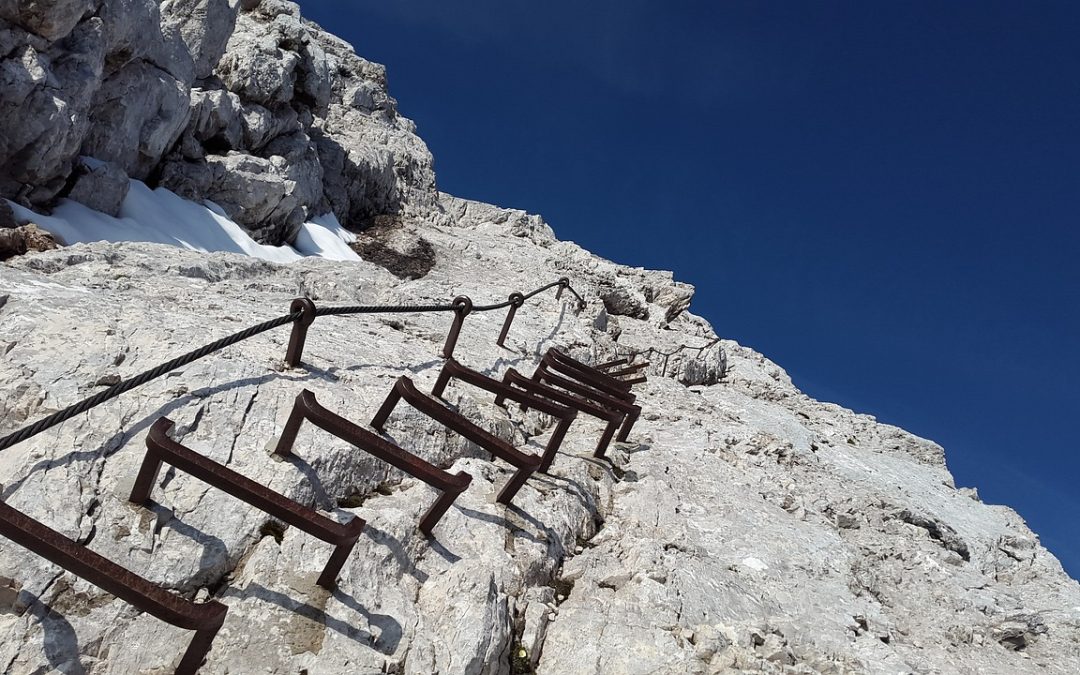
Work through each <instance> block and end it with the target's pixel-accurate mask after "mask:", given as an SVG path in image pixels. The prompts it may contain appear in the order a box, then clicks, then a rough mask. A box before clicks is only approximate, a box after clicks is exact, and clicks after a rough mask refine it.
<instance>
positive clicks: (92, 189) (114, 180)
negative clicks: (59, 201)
mask: <svg viewBox="0 0 1080 675" xmlns="http://www.w3.org/2000/svg"><path fill="white" fill-rule="evenodd" d="M75 175H76V177H75V183H74V185H73V186H72V188H71V192H69V193H68V195H67V196H68V199H74V200H75V201H77V202H79V203H81V204H85V205H86V206H89V207H90V208H92V209H96V210H98V211H101V212H102V213H107V214H109V215H110V216H116V215H119V213H120V206H121V205H122V204H123V203H124V197H126V196H127V192H128V187H129V186H130V185H131V182H130V181H129V179H128V177H127V174H126V173H124V171H123V169H121V168H120V167H118V166H116V165H115V164H111V163H109V162H102V163H100V164H98V163H94V166H92V167H84V169H83V170H82V171H81V172H77V173H76V174H75Z"/></svg>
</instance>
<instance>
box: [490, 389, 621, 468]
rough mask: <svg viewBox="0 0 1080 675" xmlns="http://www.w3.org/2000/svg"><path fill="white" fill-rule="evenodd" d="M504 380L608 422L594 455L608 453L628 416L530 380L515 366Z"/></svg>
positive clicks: (498, 399)
mask: <svg viewBox="0 0 1080 675" xmlns="http://www.w3.org/2000/svg"><path fill="white" fill-rule="evenodd" d="M503 382H505V383H506V384H512V385H516V386H518V387H520V388H521V389H524V390H526V391H528V392H530V393H532V394H536V395H538V396H543V397H544V398H547V399H551V400H552V401H555V402H557V403H561V404H562V405H565V406H569V407H571V408H574V409H575V410H577V411H579V412H583V413H585V414H586V415H590V416H592V417H596V418H597V419H600V420H603V421H605V422H607V426H606V427H605V428H604V433H602V434H601V435H600V439H599V440H598V441H597V443H596V450H594V451H593V456H594V457H603V456H604V455H605V454H606V453H607V448H608V445H609V444H610V443H611V439H612V438H614V437H615V432H616V431H617V430H618V429H619V425H620V424H622V423H623V422H624V420H625V418H626V416H625V415H624V414H623V413H620V412H618V411H617V410H612V409H610V408H604V407H601V406H600V405H597V404H596V403H593V402H592V401H589V400H587V399H585V398H582V397H580V396H575V395H574V394H570V393H568V392H565V391H562V390H561V389H556V388H555V387H551V386H548V385H546V384H542V383H540V382H536V381H534V380H530V379H529V378H527V377H525V376H524V375H522V374H521V373H519V372H518V371H516V370H514V369H513V368H510V369H509V370H507V371H506V374H505V375H503ZM502 399H503V397H501V396H500V397H498V398H496V399H495V403H497V404H499V405H502V402H503V401H502ZM522 408H528V404H523V405H522Z"/></svg>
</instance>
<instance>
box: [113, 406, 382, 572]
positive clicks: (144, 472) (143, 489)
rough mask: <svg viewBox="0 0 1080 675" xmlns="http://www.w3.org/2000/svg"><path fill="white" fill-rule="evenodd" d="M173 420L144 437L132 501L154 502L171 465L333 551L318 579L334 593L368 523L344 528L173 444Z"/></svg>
mask: <svg viewBox="0 0 1080 675" xmlns="http://www.w3.org/2000/svg"><path fill="white" fill-rule="evenodd" d="M172 427H173V422H172V420H170V419H168V418H167V417H162V418H160V419H158V421H157V422H154V425H153V426H152V427H150V433H149V434H147V437H146V456H145V458H144V459H143V463H142V468H140V469H139V475H138V477H137V478H136V479H135V485H134V487H133V488H132V489H131V496H130V497H129V499H130V501H131V502H133V503H135V504H144V503H145V502H146V500H148V499H149V498H150V493H151V492H152V491H153V489H154V482H155V481H156V480H157V475H158V472H159V471H160V470H161V465H162V463H168V464H170V465H171V466H174V467H176V468H177V469H180V470H181V471H183V472H185V473H188V474H191V475H192V476H194V477H195V478H198V479H199V480H201V481H203V482H204V483H209V484H210V485H212V486H214V487H216V488H218V489H219V490H221V491H222V492H227V493H228V494H230V495H232V496H234V497H236V498H237V499H240V500H242V501H244V502H247V503H248V504H250V505H252V506H254V507H255V508H257V509H259V510H260V511H264V512H266V513H268V514H270V515H271V516H274V517H275V518H278V519H280V520H282V521H283V522H285V523H288V524H289V525H293V526H295V527H297V528H299V529H301V530H303V531H304V532H307V533H308V534H310V535H312V536H313V537H317V538H318V539H321V540H322V541H325V542H327V543H328V544H333V545H334V547H335V548H334V552H333V554H332V555H331V556H330V560H329V561H328V562H327V563H326V567H324V568H323V571H322V574H321V575H320V576H319V579H318V584H319V585H320V586H322V587H323V588H328V589H332V588H333V587H334V586H335V584H336V582H337V575H338V572H340V571H341V567H342V566H343V565H344V564H345V561H346V560H347V559H348V557H349V553H350V552H351V551H352V549H353V546H354V545H355V544H356V540H357V539H358V538H359V537H360V533H361V531H363V529H364V520H363V519H362V518H357V517H355V516H354V517H353V519H352V520H351V521H349V522H348V523H345V524H341V523H338V522H336V521H334V520H331V519H330V518H327V517H325V516H322V515H319V513H318V512H316V511H315V510H314V509H311V508H308V507H306V506H303V505H302V504H300V503H298V502H295V501H293V500H291V499H289V498H288V497H285V496H283V495H280V494H278V493H276V492H274V491H273V490H270V489H269V488H267V487H265V486H263V485H262V484H260V483H257V482H255V481H253V480H251V479H250V478H247V477H245V476H242V475H240V474H239V473H237V472H235V471H233V470H232V469H230V468H228V467H226V466H224V465H222V464H218V463H217V462H215V461H214V460H212V459H210V458H208V457H205V456H203V455H200V454H199V453H197V452H195V451H194V450H192V449H190V448H188V447H185V446H183V445H181V444H179V443H177V442H176V441H174V440H173V439H171V438H169V435H168V432H169V430H170V429H172Z"/></svg>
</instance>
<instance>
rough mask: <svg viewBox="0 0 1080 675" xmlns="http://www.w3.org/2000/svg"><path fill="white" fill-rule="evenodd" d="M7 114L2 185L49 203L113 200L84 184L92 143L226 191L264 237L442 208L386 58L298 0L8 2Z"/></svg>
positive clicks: (14, 195) (132, 162)
mask: <svg viewBox="0 0 1080 675" xmlns="http://www.w3.org/2000/svg"><path fill="white" fill-rule="evenodd" d="M0 113H2V114H0V197H3V198H7V199H10V200H12V201H15V202H18V203H20V204H21V205H23V206H25V207H28V208H33V209H37V210H41V209H47V208H49V207H51V206H53V205H54V204H55V203H56V201H57V199H59V198H60V197H63V196H65V195H66V196H69V197H71V198H73V199H77V200H81V201H83V202H84V203H86V204H88V205H90V206H93V207H95V208H99V209H101V210H104V211H112V210H113V209H112V208H111V207H110V204H115V203H116V201H117V200H114V199H111V197H112V195H107V196H108V197H110V199H102V197H103V196H102V195H99V194H97V193H96V192H95V191H94V190H92V189H88V187H89V186H83V187H82V188H80V187H79V186H78V184H77V183H76V185H75V187H74V189H71V185H72V183H73V182H76V181H78V182H85V181H82V180H81V178H80V172H81V169H80V167H79V161H78V157H79V156H80V155H91V156H94V157H97V158H99V159H101V160H104V161H107V162H109V163H110V165H111V166H112V167H115V169H116V170H118V171H123V172H125V173H126V175H127V176H129V177H131V178H135V179H138V180H146V181H149V182H152V183H153V184H155V185H157V184H159V183H160V185H161V186H164V187H166V188H169V189H171V190H173V191H174V192H176V193H178V194H180V195H181V196H184V197H186V198H189V199H192V200H194V201H202V200H211V201H214V202H216V203H218V204H220V205H221V206H222V208H224V209H225V211H226V213H227V214H228V216H229V218H230V219H232V220H233V221H234V222H236V223H238V224H240V226H241V227H242V228H243V229H244V230H246V231H247V232H248V233H249V234H251V235H252V236H253V237H254V239H255V240H256V241H258V242H259V243H262V244H270V245H280V244H283V243H285V242H288V241H291V240H292V238H293V237H294V236H295V235H296V232H297V230H298V229H299V228H300V226H301V224H302V223H304V222H311V220H312V219H313V218H314V217H316V216H318V215H320V214H324V213H327V212H333V213H334V214H335V215H336V216H337V218H338V219H339V221H340V222H342V223H343V224H345V225H346V226H348V227H350V228H352V229H361V228H363V227H365V226H367V225H369V224H370V222H371V221H372V219H374V218H376V217H378V216H385V215H395V216H401V215H406V216H407V215H411V214H419V215H424V214H427V213H430V212H432V211H437V209H438V194H437V192H436V190H435V175H434V171H433V169H432V157H431V153H430V152H428V149H427V147H426V146H425V145H424V142H423V141H422V140H420V139H419V138H418V137H417V136H416V134H415V127H414V125H413V124H412V122H411V121H409V120H408V119H406V118H404V117H402V116H401V115H400V114H399V113H398V111H397V104H396V102H395V101H394V99H393V98H391V97H390V95H389V93H388V91H387V86H386V72H385V69H384V68H383V67H382V66H380V65H378V64H374V63H371V62H369V61H366V60H365V59H362V58H360V57H359V56H357V55H356V54H355V53H354V52H353V49H352V47H351V46H350V45H348V44H347V43H345V42H344V41H342V40H340V39H338V38H336V37H334V36H333V35H330V34H328V33H326V32H324V31H323V30H322V29H321V28H319V27H318V26H316V25H315V24H312V23H309V22H306V21H304V20H303V19H302V18H301V16H300V8H299V6H298V5H297V4H296V3H293V2H284V1H282V0H260V1H254V2H250V1H247V0H245V1H244V2H238V0H163V1H162V2H157V1H155V0H97V1H96V2H90V1H89V0H64V1H63V2H48V3H46V2H27V1H25V0H23V1H19V2H16V1H15V0H4V1H3V2H0ZM100 178H103V179H108V178H109V177H108V176H100ZM109 184H111V185H114V186H115V185H116V182H115V181H110V183H109ZM162 234H174V233H169V232H168V231H165V232H163V233H162ZM155 241H156V240H155Z"/></svg>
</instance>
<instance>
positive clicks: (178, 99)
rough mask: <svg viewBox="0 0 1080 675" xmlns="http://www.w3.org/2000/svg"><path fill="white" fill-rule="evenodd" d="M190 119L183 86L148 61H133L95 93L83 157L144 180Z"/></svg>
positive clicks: (107, 80) (189, 110)
mask: <svg viewBox="0 0 1080 675" xmlns="http://www.w3.org/2000/svg"><path fill="white" fill-rule="evenodd" d="M190 114H191V107H190V100H189V94H188V92H187V90H186V88H185V86H184V84H183V83H182V82H179V81H177V80H176V79H175V78H174V77H173V76H172V75H170V74H169V73H167V72H165V71H164V70H162V69H161V68H159V67H157V66H155V65H153V64H151V63H149V62H147V61H134V62H132V63H129V64H128V65H126V66H124V67H123V68H121V69H120V70H119V71H118V72H116V73H115V74H113V75H112V76H110V77H109V78H107V79H106V80H105V81H104V82H103V83H102V86H101V89H99V90H98V91H97V93H96V94H95V96H94V106H93V111H92V113H91V129H90V132H89V133H88V134H87V136H86V138H85V139H84V141H83V149H82V151H83V154H86V155H89V156H91V157H94V158H97V159H100V160H103V161H108V162H113V163H115V164H117V165H119V166H120V167H122V168H123V169H124V170H125V171H126V172H127V174H128V175H129V176H131V177H132V178H136V179H139V180H142V179H145V178H146V177H147V176H149V175H150V172H151V171H152V170H153V169H154V167H155V166H156V165H157V163H158V161H159V160H160V158H161V156H162V155H164V154H165V151H166V150H167V149H168V148H170V147H171V146H172V144H173V143H175V142H176V140H177V138H178V137H179V136H180V132H181V131H182V130H183V129H184V126H185V125H186V124H187V121H188V117H189V116H190Z"/></svg>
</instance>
